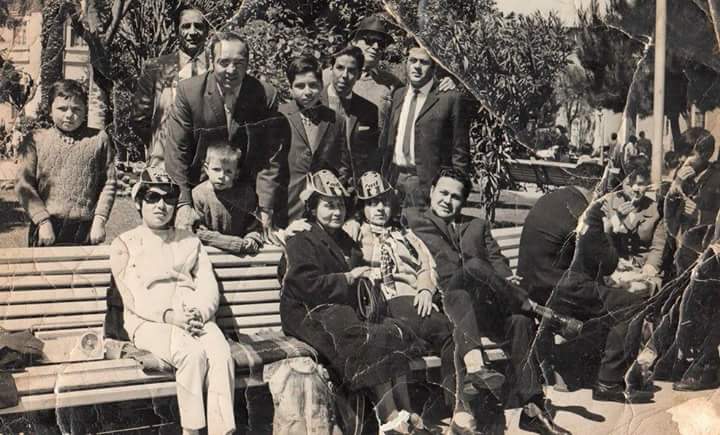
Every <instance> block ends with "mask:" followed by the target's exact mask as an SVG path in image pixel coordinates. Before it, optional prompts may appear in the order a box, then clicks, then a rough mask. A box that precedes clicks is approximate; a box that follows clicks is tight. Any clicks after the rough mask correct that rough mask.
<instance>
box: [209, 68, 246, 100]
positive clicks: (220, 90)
mask: <svg viewBox="0 0 720 435" xmlns="http://www.w3.org/2000/svg"><path fill="white" fill-rule="evenodd" d="M210 74H213V73H212V72H211V73H210ZM215 83H216V84H217V88H218V92H220V96H221V97H222V98H223V99H225V89H223V87H222V86H220V82H219V81H217V80H215ZM243 83H245V78H243V79H242V81H240V84H239V85H238V86H237V87H236V88H235V89H233V95H232V96H233V97H235V99H236V100H237V97H238V95H240V89H242V86H243Z"/></svg>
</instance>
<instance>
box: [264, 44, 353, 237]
mask: <svg viewBox="0 0 720 435" xmlns="http://www.w3.org/2000/svg"><path fill="white" fill-rule="evenodd" d="M287 78H288V82H289V83H290V93H291V95H292V97H293V101H291V102H289V103H286V104H283V105H282V106H280V112H281V113H282V114H283V115H285V117H286V118H287V121H288V124H287V129H288V132H287V139H286V140H287V141H288V143H289V145H286V149H287V150H288V151H287V152H288V155H287V169H288V173H287V175H286V180H284V182H283V184H284V186H285V187H286V188H287V191H286V192H282V193H283V194H281V195H278V196H279V197H280V201H279V204H278V206H277V207H278V210H277V211H276V216H275V222H276V224H277V225H278V226H279V227H281V228H282V227H285V226H286V225H287V224H288V223H290V222H292V221H294V220H295V219H299V218H301V217H302V214H303V209H304V205H303V202H302V201H301V200H300V192H302V190H303V189H304V188H305V176H306V175H307V174H309V173H311V172H314V171H317V170H319V169H323V168H333V169H334V170H335V171H337V173H338V174H339V179H340V181H341V182H342V183H343V184H345V185H346V186H347V185H349V184H350V183H351V178H352V171H351V167H350V150H349V148H348V146H347V139H346V132H345V123H346V122H345V118H344V117H343V116H340V115H338V114H336V113H335V111H333V110H332V109H330V108H329V107H327V106H325V105H323V104H322V103H321V102H320V93H321V91H322V89H323V82H322V70H321V69H320V65H319V63H318V61H317V60H316V59H315V58H314V57H312V56H309V55H305V56H300V57H298V58H296V59H295V60H293V61H292V62H291V63H290V65H289V66H288V69H287Z"/></svg>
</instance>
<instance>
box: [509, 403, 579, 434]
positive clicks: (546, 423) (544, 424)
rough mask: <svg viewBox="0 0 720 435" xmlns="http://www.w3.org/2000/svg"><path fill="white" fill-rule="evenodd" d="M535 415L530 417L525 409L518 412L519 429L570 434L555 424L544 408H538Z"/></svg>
mask: <svg viewBox="0 0 720 435" xmlns="http://www.w3.org/2000/svg"><path fill="white" fill-rule="evenodd" d="M537 409H538V410H539V412H538V413H537V415H536V416H535V417H531V416H530V415H529V414H528V413H527V411H526V410H525V409H523V411H522V413H520V424H519V425H518V426H519V427H520V429H522V430H524V431H528V432H535V433H539V434H543V435H571V433H570V431H568V430H566V429H563V428H561V427H560V426H558V425H556V424H555V422H554V421H553V419H552V416H550V413H548V412H547V411H545V410H540V408H539V407H537Z"/></svg>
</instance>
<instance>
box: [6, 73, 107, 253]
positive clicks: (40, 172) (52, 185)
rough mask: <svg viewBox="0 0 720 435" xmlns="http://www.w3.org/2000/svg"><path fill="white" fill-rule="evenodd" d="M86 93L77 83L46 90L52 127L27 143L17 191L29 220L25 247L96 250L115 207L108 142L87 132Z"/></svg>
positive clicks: (100, 133)
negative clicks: (61, 246)
mask: <svg viewBox="0 0 720 435" xmlns="http://www.w3.org/2000/svg"><path fill="white" fill-rule="evenodd" d="M87 101H88V100H87V92H86V91H85V89H83V87H82V85H81V84H80V83H78V82H76V81H75V80H60V81H58V82H56V83H55V84H53V85H52V86H51V87H50V92H49V95H48V104H49V107H50V119H51V121H52V124H53V126H52V127H50V128H44V129H37V130H34V131H33V132H32V133H31V134H30V135H29V136H28V137H26V138H25V144H24V146H23V147H22V149H23V153H24V154H23V163H22V165H21V166H20V170H19V173H18V180H17V185H16V186H15V192H16V193H17V196H18V200H19V201H20V204H22V206H23V208H24V209H25V210H26V211H27V214H28V217H29V218H30V220H31V222H30V231H29V234H28V245H29V246H50V245H56V244H69V245H87V244H91V245H97V244H99V243H102V242H103V241H104V240H105V223H106V222H107V219H108V217H109V216H110V210H111V209H112V206H113V203H114V202H115V190H116V183H115V164H114V153H113V147H112V146H111V142H110V137H109V136H108V135H107V133H105V132H104V131H98V130H95V129H92V128H88V127H87V116H86V115H87V107H88V106H87Z"/></svg>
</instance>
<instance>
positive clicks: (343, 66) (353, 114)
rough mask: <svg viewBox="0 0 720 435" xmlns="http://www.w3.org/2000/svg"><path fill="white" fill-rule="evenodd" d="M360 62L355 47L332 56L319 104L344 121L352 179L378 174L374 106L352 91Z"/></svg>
mask: <svg viewBox="0 0 720 435" xmlns="http://www.w3.org/2000/svg"><path fill="white" fill-rule="evenodd" d="M363 62H364V60H363V52H362V50H360V49H359V48H358V47H346V48H343V49H342V50H340V51H338V52H337V53H335V54H333V56H332V65H331V67H330V71H331V74H330V79H329V80H330V81H329V83H324V84H325V89H324V90H323V92H322V94H321V96H320V99H321V101H322V102H323V104H325V105H327V106H329V107H330V108H331V109H333V110H334V111H335V112H336V113H338V114H340V115H342V116H344V117H346V118H347V125H346V131H347V139H348V140H347V142H348V145H349V147H350V154H351V157H352V169H353V178H354V179H355V180H358V179H359V178H360V176H362V174H364V173H365V172H367V171H375V172H380V163H381V161H380V158H379V153H378V139H379V136H380V131H379V127H378V107H377V106H376V105H375V104H373V103H372V102H370V101H369V100H366V99H365V98H363V97H361V96H360V95H358V94H356V93H355V92H354V91H353V86H354V85H355V83H356V82H357V80H358V78H359V77H360V73H361V71H362V68H363ZM324 75H325V74H323V76H324Z"/></svg>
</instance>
